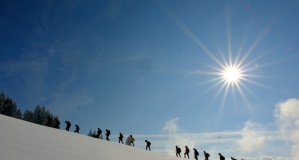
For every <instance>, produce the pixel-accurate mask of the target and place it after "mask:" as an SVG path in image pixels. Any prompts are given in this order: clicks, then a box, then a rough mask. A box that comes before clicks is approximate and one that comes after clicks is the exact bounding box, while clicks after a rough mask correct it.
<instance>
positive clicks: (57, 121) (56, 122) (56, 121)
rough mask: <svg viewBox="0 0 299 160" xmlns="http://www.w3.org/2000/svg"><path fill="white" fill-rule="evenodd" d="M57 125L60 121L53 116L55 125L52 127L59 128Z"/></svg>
mask: <svg viewBox="0 0 299 160" xmlns="http://www.w3.org/2000/svg"><path fill="white" fill-rule="evenodd" d="M59 125H60V121H59V119H58V118H57V117H56V118H55V126H54V128H57V129H59V128H60V127H59Z"/></svg>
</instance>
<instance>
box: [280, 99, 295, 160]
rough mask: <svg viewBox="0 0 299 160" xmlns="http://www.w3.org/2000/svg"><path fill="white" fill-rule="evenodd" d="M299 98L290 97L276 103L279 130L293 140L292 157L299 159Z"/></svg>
mask: <svg viewBox="0 0 299 160" xmlns="http://www.w3.org/2000/svg"><path fill="white" fill-rule="evenodd" d="M298 115H299V100H298V99H294V98H292V99H288V100H287V101H284V102H280V103H278V104H277V105H276V109H275V117H276V119H277V124H278V127H279V130H280V131H281V132H282V134H284V135H286V136H287V137H288V138H289V140H290V141H291V142H292V156H293V157H292V158H293V160H297V159H299V152H298V151H299V116H298Z"/></svg>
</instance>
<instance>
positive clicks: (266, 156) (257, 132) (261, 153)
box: [135, 99, 299, 160]
mask: <svg viewBox="0 0 299 160" xmlns="http://www.w3.org/2000/svg"><path fill="white" fill-rule="evenodd" d="M298 115H299V100H298V99H289V100H286V101H284V102H280V103H278V104H276V109H275V114H274V117H275V119H276V121H275V124H277V127H275V128H273V124H274V122H273V123H271V129H269V125H263V124H260V123H257V122H253V121H251V120H248V121H246V122H245V123H244V126H243V128H242V129H240V130H236V131H223V132H204V133H188V132H186V131H184V130H183V129H182V128H181V127H180V126H179V125H178V122H179V117H176V118H173V119H170V120H169V121H167V122H165V125H164V128H163V129H162V131H161V134H157V135H135V136H136V137H138V139H152V142H153V143H152V144H154V145H155V144H156V145H155V146H156V151H159V152H162V153H167V154H169V155H175V151H174V150H175V146H176V145H177V146H180V147H181V148H183V147H184V146H185V145H187V146H189V148H193V147H195V148H197V149H198V150H199V151H203V150H205V151H207V152H209V153H210V155H211V157H212V158H213V159H216V158H218V157H219V156H218V153H219V152H220V153H223V155H225V157H226V158H230V157H234V158H237V159H251V160H297V159H299V154H298V150H299V117H298ZM275 126H276V125H275ZM153 150H155V148H154V149H153ZM192 154H193V153H192ZM200 156H201V155H200Z"/></svg>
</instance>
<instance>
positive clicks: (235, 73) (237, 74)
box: [221, 66, 242, 84]
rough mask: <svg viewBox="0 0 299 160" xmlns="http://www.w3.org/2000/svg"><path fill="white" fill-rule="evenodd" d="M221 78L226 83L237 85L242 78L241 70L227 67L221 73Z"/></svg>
mask: <svg viewBox="0 0 299 160" xmlns="http://www.w3.org/2000/svg"><path fill="white" fill-rule="evenodd" d="M221 76H222V79H223V80H225V82H226V83H235V84H237V83H238V82H239V81H240V79H241V78H242V74H241V70H240V69H239V68H238V67H235V66H230V67H225V68H224V69H223V70H222V72H221Z"/></svg>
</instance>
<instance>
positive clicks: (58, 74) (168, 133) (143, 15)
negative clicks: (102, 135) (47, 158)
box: [0, 0, 299, 159]
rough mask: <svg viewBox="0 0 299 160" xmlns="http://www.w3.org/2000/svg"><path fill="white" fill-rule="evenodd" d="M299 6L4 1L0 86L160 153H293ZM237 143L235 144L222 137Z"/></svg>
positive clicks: (26, 104)
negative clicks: (234, 76)
mask: <svg viewBox="0 0 299 160" xmlns="http://www.w3.org/2000/svg"><path fill="white" fill-rule="evenodd" d="M298 7H299V3H298V1H295V0H288V1H281V0H265V1H258V0H253V1H243V0H231V1H216V0H215V1H213V0H211V1H191V0H190V1H176V0H173V1H158V0H157V1H136V0H111V1H104V0H103V1H97V0H95V1H93V0H90V1H81V0H72V1H68V0H62V1H51V0H45V1H14V0H11V1H3V2H2V3H1V6H0V12H1V14H0V29H1V31H0V42H1V45H0V52H1V58H0V90H1V91H5V93H6V96H8V97H11V98H12V99H13V100H15V101H16V102H17V105H18V107H19V108H21V109H22V110H23V111H24V110H25V109H33V108H34V107H35V106H36V105H37V104H40V105H44V106H46V107H47V108H48V109H49V110H50V111H51V112H53V113H54V114H56V115H58V116H59V117H60V119H61V121H65V120H69V121H71V122H72V123H73V124H79V125H80V127H81V133H82V134H85V133H86V134H87V133H88V131H89V129H96V128H98V127H100V128H102V129H106V128H107V129H110V130H111V131H112V134H118V133H119V132H123V133H124V134H126V135H129V134H133V135H136V136H137V137H140V140H142V141H143V139H142V138H144V139H153V141H154V142H156V144H161V145H156V148H159V149H157V150H159V151H161V152H169V151H167V150H169V148H170V146H171V147H172V146H173V145H176V144H181V146H182V147H183V145H184V144H188V145H190V146H194V147H196V148H200V149H202V150H210V152H213V153H215V155H216V154H217V153H218V152H222V153H224V154H225V153H226V154H227V155H228V156H229V154H231V156H234V155H236V156H239V157H241V156H247V157H263V158H264V159H267V158H269V157H270V158H273V157H276V158H277V157H286V158H285V159H287V158H290V157H296V156H298V155H295V153H294V152H293V148H296V146H297V147H298V145H299V142H298V141H295V140H294V139H288V138H287V137H293V136H290V135H295V136H296V133H297V132H293V131H298V128H299V126H298V124H299V123H297V122H298V119H299V118H297V116H296V115H289V114H290V113H298V112H297V111H298V107H299V106H298V101H299V99H298V98H299V97H298V90H299V87H298V85H297V83H298V80H299V75H298V73H299V72H298V71H299V69H298V68H299V63H298V60H299V55H298V51H299V48H298V40H299V32H298V28H299V21H298V16H299V10H298ZM226 64H228V65H229V64H232V65H234V64H235V66H236V64H238V69H239V71H240V72H241V76H240V78H239V79H238V81H237V82H236V83H234V82H231V83H230V85H228V84H227V83H226V80H225V79H223V78H222V76H221V75H219V74H222V73H223V72H222V71H221V70H223V69H224V66H225V65H226ZM286 117H291V118H290V119H291V120H288V121H287V120H286V119H287V118H286ZM289 123H291V124H289ZM286 124H287V125H286ZM64 126H65V124H62V128H64ZM286 126H287V127H286ZM286 130H287V133H288V134H286V132H285V131H286ZM249 132H250V133H249ZM208 133H210V134H208ZM252 133H254V134H252ZM211 135H212V136H211ZM231 135H233V136H231ZM219 136H223V137H224V138H223V139H222V140H221V141H219V139H217V137H219ZM297 136H298V135H297ZM225 137H226V138H227V139H225ZM269 137H272V138H269ZM213 138H214V139H213ZM215 138H216V139H215ZM252 139H254V140H252ZM205 140H206V141H207V142H205ZM258 140H259V141H258ZM142 141H140V146H141V147H143V145H144V144H143V142H142ZM253 141H257V142H259V143H257V144H252V145H251V143H250V142H253ZM168 142H169V143H168ZM247 142H248V143H247ZM281 142H283V144H284V147H281V146H279V145H277V148H275V147H273V146H275V145H273V144H277V143H281ZM232 143H234V144H236V146H234V145H232V146H234V147H236V148H238V149H240V150H241V149H242V152H241V151H240V152H238V153H235V152H234V151H235V148H234V149H230V150H229V148H228V147H226V146H229V145H230V144H232ZM167 144H169V145H167ZM241 144H242V146H246V147H243V148H242V147H240V146H239V147H238V145H241ZM245 144H246V145H245ZM296 144H297V145H296ZM162 145H165V147H161V146H162ZM254 146H262V147H263V148H269V146H271V150H270V151H269V150H267V151H265V150H263V149H259V151H256V149H257V147H254ZM272 148H273V149H272ZM153 150H154V148H153ZM170 150H171V151H172V150H173V148H170ZM277 150H280V151H281V150H282V151H281V152H277ZM265 157H266V158H265Z"/></svg>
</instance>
